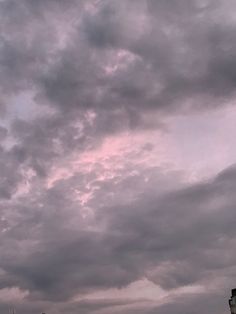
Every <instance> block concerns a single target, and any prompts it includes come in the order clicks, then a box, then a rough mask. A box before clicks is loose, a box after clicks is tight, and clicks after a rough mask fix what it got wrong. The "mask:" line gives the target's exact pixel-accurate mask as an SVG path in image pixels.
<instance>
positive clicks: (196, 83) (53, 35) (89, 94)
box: [0, 0, 236, 314]
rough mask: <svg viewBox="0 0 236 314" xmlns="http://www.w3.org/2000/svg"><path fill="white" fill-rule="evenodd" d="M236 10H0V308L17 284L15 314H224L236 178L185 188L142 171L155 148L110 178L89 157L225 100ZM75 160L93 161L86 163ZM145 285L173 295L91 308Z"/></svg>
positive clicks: (189, 6)
mask: <svg viewBox="0 0 236 314" xmlns="http://www.w3.org/2000/svg"><path fill="white" fill-rule="evenodd" d="M234 11H235V3H234V2H233V1H229V2H228V3H227V4H225V3H224V2H223V1H201V2H199V1H198V2H197V1H193V0H191V1H187V0H181V1H179V0H178V1H177V0H176V1H175V0H174V1H168V0H165V1H164V0H163V1H162V0H155V1H154V0H153V1H152V0H147V1H139V0H135V1H126V0H125V1H122V2H119V1H113V0H112V1H95V0H94V1H75V0H73V1H56V0H37V1H36V0H35V1H34V0H23V1H15V0H9V1H1V2H0V17H1V26H2V32H1V45H0V55H1V56H0V69H1V71H0V73H1V74H0V86H1V87H0V89H1V103H0V114H1V117H0V123H1V125H0V144H1V146H0V173H1V178H0V200H1V204H0V231H1V237H0V251H1V253H0V257H1V258H0V300H1V301H0V311H6V309H7V308H8V307H9V302H8V301H6V300H4V298H3V300H2V294H3V295H4V293H5V290H4V289H14V288H15V287H18V288H19V289H21V290H20V291H23V292H24V291H27V293H28V295H27V296H25V297H24V298H23V300H22V301H19V300H16V301H15V303H16V304H17V307H18V309H19V310H22V312H24V313H32V311H35V312H40V311H41V312H42V311H43V310H45V311H46V313H47V312H48V313H49V312H50V313H72V314H73V313H77V312H78V311H80V313H92V312H96V313H106V312H107V313H108V312H114V313H116V311H117V313H118V312H119V313H121V312H125V313H133V312H134V311H135V313H137V312H142V313H149V314H151V313H154V312H158V313H164V312H167V311H168V312H170V311H174V312H175V313H183V312H184V313H195V312H197V311H198V312H206V311H208V312H209V311H211V312H213V311H214V312H215V313H217V314H218V313H222V312H226V310H225V305H224V301H225V298H226V296H227V295H228V291H229V290H230V288H231V286H233V285H234V281H235V273H234V270H235V266H234V265H235V259H236V255H235V252H234V251H235V250H234V247H235V236H236V234H235V227H234V225H235V221H236V216H235V202H236V199H235V187H236V186H235V185H236V170H235V166H232V167H229V168H227V169H226V170H224V171H222V172H220V173H219V174H218V175H217V176H215V177H213V178H212V179H211V180H210V179H208V180H206V181H199V182H198V183H194V184H191V185H190V183H186V182H184V179H183V174H182V173H181V172H180V171H179V172H178V171H176V172H175V171H172V170H168V165H166V164H162V165H161V166H160V167H156V166H153V165H152V164H151V162H150V164H148V163H145V162H144V161H143V159H142V157H143V154H153V155H155V154H156V153H155V147H154V145H153V143H151V142H149V141H146V142H145V143H144V144H143V146H142V147H141V148H138V147H137V148H136V147H135V140H134V141H133V150H132V152H131V153H129V154H128V153H127V154H125V153H124V152H121V153H120V152H119V153H117V154H118V157H117V156H116V158H115V157H114V160H113V164H112V166H111V168H112V167H113V168H115V172H114V173H113V172H112V171H110V172H109V171H108V170H109V166H107V165H106V162H107V161H108V159H109V158H108V157H106V156H102V157H100V159H101V160H102V162H100V160H99V156H98V155H99V152H98V153H96V151H95V153H94V149H98V148H99V147H100V145H101V144H102V143H103V142H104V140H105V139H106V138H107V137H109V136H110V137H111V136H114V135H116V136H118V134H119V135H120V136H121V138H122V136H124V141H125V135H124V133H122V132H124V131H127V130H129V132H130V134H140V133H141V132H142V131H147V129H148V130H150V129H152V130H153V129H158V130H161V131H163V130H166V129H165V123H167V122H166V118H167V116H168V117H169V116H171V117H174V116H175V115H179V114H181V113H185V114H186V113H188V114H190V113H192V112H196V111H198V112H202V111H205V110H207V109H215V108H218V107H223V106H225V105H226V104H228V103H233V101H232V100H233V98H234V87H235V78H236V73H235V54H236V47H235V18H234V16H233V12H234ZM28 94H30V95H32V103H29V101H27V100H26V98H25V95H28ZM15 98H16V99H17V105H18V106H20V105H21V108H20V109H18V110H19V111H20V112H21V115H22V116H17V114H16V112H17V111H16V109H15V107H16V104H15V103H14V99H15ZM31 106H32V107H33V109H32V108H31ZM31 112H32V115H31ZM132 132H133V133H132ZM157 142H158V140H157ZM158 144H159V143H158ZM131 146H132V145H131ZM131 148H132V147H131ZM108 150H109V152H112V151H113V150H114V147H113V142H112V141H111V143H110V146H109V149H108ZM84 153H88V155H89V153H91V154H92V153H94V155H96V154H97V155H96V156H95V157H96V158H97V159H96V158H95V161H94V163H93V162H91V164H90V165H89V166H87V164H86V162H87V161H86V156H85V157H84V156H83V154H84ZM122 153H123V154H124V155H123V157H122V156H121V157H119V154H122ZM105 154H106V152H105ZM145 156H146V155H145ZM82 157H83V158H84V159H83V161H81V160H82V159H81V158H82ZM155 157H156V156H155ZM119 158H120V159H119ZM125 158H126V160H125ZM88 159H89V157H88ZM110 159H111V160H112V159H113V157H110ZM136 159H138V160H139V162H136V163H135V160H136ZM84 160H85V161H84ZM109 161H110V160H109ZM73 162H74V163H73ZM83 162H84V164H83ZM83 166H84V168H86V167H87V168H86V169H84V168H83ZM63 167H64V168H66V170H67V173H66V174H65V175H63V174H60V171H62V170H63V169H64V168H63ZM107 169H108V170H107ZM106 171H107V172H109V173H108V175H107V176H106V175H105V174H106ZM58 173H59V174H58ZM62 173H63V171H62ZM68 173H69V174H68ZM50 180H51V181H50ZM52 181H53V183H50V182H52ZM81 195H82V196H81ZM80 197H81V198H83V197H84V198H85V200H83V199H82V200H81V198H80ZM144 278H146V279H148V280H149V282H151V283H153V284H155V285H157V286H159V287H161V288H162V289H163V290H164V291H165V292H168V293H172V292H173V293H176V295H175V296H174V297H173V299H172V298H170V299H168V302H167V303H165V304H164V305H163V304H162V305H160V304H158V302H154V301H151V300H146V299H145V300H144V299H140V300H135V301H132V300H130V299H129V295H128V296H127V299H125V300H123V299H117V298H116V297H114V298H112V299H106V297H104V299H103V300H100V301H99V300H96V299H91V298H89V296H88V295H89V294H91V293H95V292H97V291H100V292H101V291H103V292H104V291H105V292H106V291H107V290H109V289H110V290H109V291H111V289H124V288H127V286H128V285H129V284H133V283H135V282H136V281H138V280H142V279H144ZM214 285H215V286H214ZM195 286H197V287H198V286H199V287H200V292H198V293H194V292H193V293H191V287H195ZM229 287H230V288H229ZM181 289H190V292H188V293H187V292H186V294H184V293H182V292H181ZM207 289H209V291H206V290H207ZM105 292H104V293H105ZM9 293H10V292H9ZM214 293H215V294H216V296H217V300H216V302H215V301H214V300H215V299H214V295H215V294H214ZM74 297H79V298H80V299H81V301H78V300H77V301H75V299H73V298H74ZM86 298H88V299H86ZM168 298H169V297H168ZM222 302H223V303H222Z"/></svg>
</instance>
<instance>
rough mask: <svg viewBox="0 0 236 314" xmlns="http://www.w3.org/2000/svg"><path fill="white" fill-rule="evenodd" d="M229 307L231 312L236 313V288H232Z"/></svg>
mask: <svg viewBox="0 0 236 314" xmlns="http://www.w3.org/2000/svg"><path fill="white" fill-rule="evenodd" d="M229 307H230V312H231V314H236V288H235V289H232V290H231V297H230V299H229Z"/></svg>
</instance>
